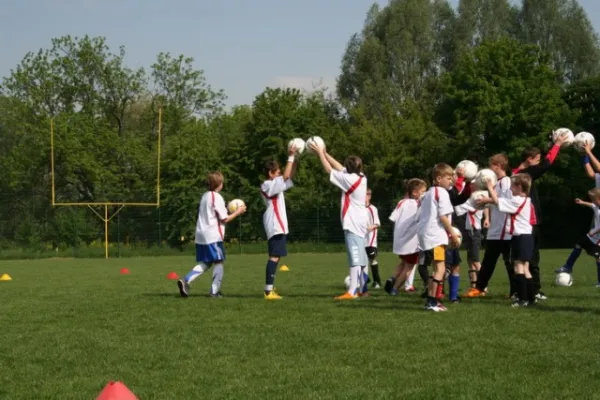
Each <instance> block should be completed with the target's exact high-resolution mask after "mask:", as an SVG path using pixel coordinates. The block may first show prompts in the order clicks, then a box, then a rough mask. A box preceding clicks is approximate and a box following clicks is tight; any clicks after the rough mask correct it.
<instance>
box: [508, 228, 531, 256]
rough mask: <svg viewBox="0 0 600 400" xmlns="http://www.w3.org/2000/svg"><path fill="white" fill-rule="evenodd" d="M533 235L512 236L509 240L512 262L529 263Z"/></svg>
mask: <svg viewBox="0 0 600 400" xmlns="http://www.w3.org/2000/svg"><path fill="white" fill-rule="evenodd" d="M533 248H534V239H533V234H528V235H518V236H513V237H512V239H511V240H510V254H511V258H512V261H513V262H515V261H523V262H529V261H531V260H532V259H533Z"/></svg>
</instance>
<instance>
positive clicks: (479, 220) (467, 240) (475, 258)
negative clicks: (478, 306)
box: [454, 201, 487, 287]
mask: <svg viewBox="0 0 600 400" xmlns="http://www.w3.org/2000/svg"><path fill="white" fill-rule="evenodd" d="M486 210H487V209H486ZM454 212H455V214H456V216H457V217H460V216H463V215H465V216H466V218H465V234H464V235H463V243H464V245H465V247H466V249H467V262H468V263H469V267H470V269H469V279H470V280H471V287H475V283H476V282H477V274H478V273H479V270H480V269H481V263H480V262H479V249H480V247H481V228H482V225H483V217H484V214H485V212H484V210H481V209H477V208H475V203H473V202H472V201H467V202H465V203H463V204H460V205H458V206H456V207H454Z"/></svg>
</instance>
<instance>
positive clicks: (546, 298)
mask: <svg viewBox="0 0 600 400" xmlns="http://www.w3.org/2000/svg"><path fill="white" fill-rule="evenodd" d="M535 298H536V299H538V300H548V296H546V295H545V294H544V292H538V293H537V294H536V295H535Z"/></svg>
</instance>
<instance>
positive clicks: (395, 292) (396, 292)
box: [389, 288, 398, 296]
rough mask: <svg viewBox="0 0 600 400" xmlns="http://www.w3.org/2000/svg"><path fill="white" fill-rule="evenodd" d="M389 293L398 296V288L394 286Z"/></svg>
mask: <svg viewBox="0 0 600 400" xmlns="http://www.w3.org/2000/svg"><path fill="white" fill-rule="evenodd" d="M389 295H390V296H398V290H397V289H394V288H392V290H390V291H389Z"/></svg>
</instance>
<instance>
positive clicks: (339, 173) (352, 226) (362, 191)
mask: <svg viewBox="0 0 600 400" xmlns="http://www.w3.org/2000/svg"><path fill="white" fill-rule="evenodd" d="M311 148H312V150H313V151H314V152H315V153H316V154H318V155H319V159H320V160H321V164H323V168H324V169H325V172H327V173H328V174H329V180H330V181H331V183H333V184H334V185H335V186H337V187H338V188H340V189H341V190H342V207H341V208H342V209H341V220H342V227H343V229H344V236H345V241H346V250H347V252H348V264H349V267H350V286H349V287H348V291H347V292H346V293H344V294H342V295H341V296H338V297H336V298H335V299H336V300H352V299H355V298H357V297H359V296H368V295H369V293H368V292H364V291H363V292H362V293H360V292H359V291H358V289H359V288H362V289H363V290H364V288H365V286H366V285H365V282H366V280H365V273H366V271H365V270H366V269H367V265H368V262H369V261H368V259H367V252H366V251H365V236H366V234H367V227H368V226H367V225H368V216H367V206H366V202H367V178H366V177H365V175H364V174H363V173H362V161H361V159H360V158H359V157H356V156H350V157H348V158H346V161H345V162H344V165H342V164H340V163H339V162H338V161H336V159H335V158H333V157H331V156H330V155H329V154H328V153H327V152H326V151H325V149H322V148H320V147H318V146H316V145H315V144H313V145H312V146H311ZM367 276H368V275H367Z"/></svg>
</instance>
